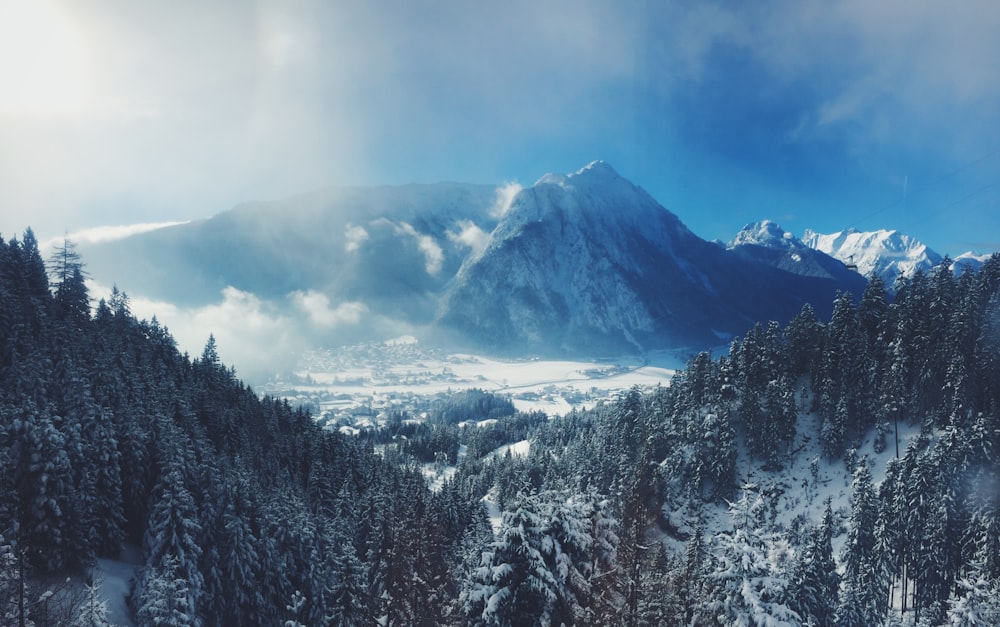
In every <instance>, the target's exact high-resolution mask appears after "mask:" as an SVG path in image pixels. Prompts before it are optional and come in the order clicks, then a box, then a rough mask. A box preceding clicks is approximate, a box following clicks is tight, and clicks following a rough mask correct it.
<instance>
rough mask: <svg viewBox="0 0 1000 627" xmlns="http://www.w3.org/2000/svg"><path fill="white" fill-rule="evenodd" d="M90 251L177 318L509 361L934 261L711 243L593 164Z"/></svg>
mask: <svg viewBox="0 0 1000 627" xmlns="http://www.w3.org/2000/svg"><path fill="white" fill-rule="evenodd" d="M80 250H81V252H82V253H83V254H84V258H85V261H86V262H87V264H88V268H89V270H90V272H91V273H92V275H93V276H94V277H95V278H97V279H98V280H99V281H100V282H102V283H105V284H110V283H112V282H114V283H117V284H118V285H119V286H120V287H121V288H122V289H125V290H126V291H128V292H130V293H139V294H142V295H143V296H147V297H150V298H155V299H159V300H163V301H167V302H171V303H174V304H178V305H180V306H185V305H188V306H191V305H199V304H207V303H211V302H214V301H216V300H217V299H218V298H219V293H220V291H221V290H222V289H223V288H225V287H227V286H232V287H235V288H237V289H239V290H242V291H244V292H250V293H253V294H255V295H256V296H258V297H260V298H263V299H267V300H268V301H269V302H272V303H274V304H275V306H278V307H286V308H288V309H291V308H292V305H291V303H292V302H294V301H295V299H296V298H298V299H299V301H301V300H302V298H301V297H302V295H303V294H309V295H321V296H322V297H323V298H324V299H325V301H324V302H328V303H329V304H330V306H331V307H334V308H335V307H337V306H340V305H344V304H350V305H351V306H353V307H355V308H356V310H357V311H362V312H364V314H365V315H364V316H362V317H361V320H360V321H359V322H357V323H356V324H354V325H353V326H351V327H350V328H342V327H338V329H337V330H336V333H339V334H340V335H336V334H334V335H330V334H331V333H334V332H333V331H329V332H328V334H327V335H326V336H318V337H317V338H316V341H317V343H323V342H333V341H342V340H350V341H352V342H353V341H357V340H358V339H364V338H366V337H370V338H372V339H377V338H378V337H379V336H380V335H382V336H384V334H386V333H396V334H398V333H399V332H400V330H406V331H407V332H415V333H416V334H424V335H426V336H428V337H432V338H434V339H436V340H439V341H450V342H458V343H461V344H464V345H469V346H470V347H476V348H480V349H486V350H490V351H494V352H501V353H513V354H526V353H534V354H540V353H560V354H565V353H588V354H591V355H595V354H615V353H622V352H636V351H639V352H641V351H645V350H650V349H656V348H677V347H692V348H706V347H711V346H717V345H719V344H723V343H725V342H726V341H727V340H728V338H730V337H732V336H734V335H736V334H740V333H742V332H744V331H746V329H747V328H749V326H751V325H752V324H753V323H755V322H757V321H763V320H770V319H774V320H779V321H785V320H788V319H789V318H791V317H792V316H794V315H795V314H796V313H798V311H799V310H800V309H801V307H802V305H803V304H804V303H806V302H809V303H812V304H813V305H814V307H815V308H816V309H817V312H818V313H819V314H820V315H825V314H826V313H827V312H826V309H827V308H828V307H829V306H830V305H829V304H830V303H831V302H832V301H833V296H834V294H835V293H836V292H838V291H849V292H851V293H854V294H860V292H861V291H862V290H863V289H864V286H865V283H866V281H865V279H864V276H863V275H867V274H869V273H870V272H873V271H875V272H878V273H880V274H884V275H885V276H889V275H893V274H895V273H899V272H909V271H911V270H912V269H914V268H916V267H925V266H926V267H930V266H931V265H934V264H936V263H939V262H940V257H939V256H938V255H937V254H936V253H933V251H930V250H929V249H928V248H927V247H926V246H924V245H922V244H919V243H918V242H914V241H913V240H910V239H909V238H906V237H905V236H902V235H899V234H898V233H896V232H894V231H879V232H876V233H868V234H865V233H858V232H855V231H845V232H842V233H837V234H832V235H820V234H816V233H812V232H807V233H806V236H805V237H804V238H803V239H801V240H800V239H798V238H795V237H794V236H792V235H791V234H790V233H787V232H785V231H784V230H783V229H781V228H780V227H779V226H778V225H777V224H775V223H773V222H770V221H766V220H765V221H763V222H759V223H754V224H751V225H748V226H747V227H745V228H744V229H743V230H742V231H741V232H740V233H739V234H737V235H736V237H735V238H734V239H733V240H732V241H731V242H730V243H729V244H728V245H720V244H718V243H712V242H708V241H705V240H703V239H701V238H699V237H698V236H696V235H695V234H694V233H692V232H691V231H690V230H689V229H688V228H687V227H686V226H685V225H684V224H683V223H682V222H681V221H680V219H679V218H678V217H677V216H675V215H674V214H672V213H671V212H669V211H668V210H667V209H665V208H664V207H662V206H661V205H660V204H659V203H657V202H656V201H655V200H653V198H652V197H650V196H649V194H647V193H646V192H645V191H643V190H642V189H641V188H639V187H637V186H635V185H634V184H632V183H631V182H629V181H627V180H625V179H624V178H622V177H621V176H619V175H618V173H617V172H615V170H614V169H613V168H612V167H611V166H610V165H608V164H607V163H604V162H600V161H596V162H594V163H591V164H589V165H588V166H586V167H584V168H582V169H580V170H579V171H577V172H575V173H573V174H569V175H553V174H549V175H546V176H543V177H542V178H541V179H539V180H538V182H536V183H535V184H534V185H532V186H530V187H527V188H524V189H519V188H516V187H510V188H506V189H500V190H498V189H497V188H495V187H493V186H487V185H467V184H459V183H441V184H435V185H407V186H399V187H371V188H341V189H328V190H322V191H318V192H314V193H311V194H306V195H302V196H297V197H293V198H290V199H287V200H282V201H276V202H258V203H247V204H244V205H240V206H237V207H236V208H234V209H232V210H230V211H226V212H224V213H221V214H219V215H217V216H215V217H213V218H210V219H207V220H201V221H196V222H190V223H185V224H178V225H174V226H170V227H168V228H163V229H159V230H155V231H150V232H145V233H140V234H136V235H133V236H130V237H127V238H124V239H121V240H117V241H113V242H105V243H101V244H92V245H87V246H81V247H80ZM975 261H976V260H975V258H972V257H969V258H968V259H966V260H963V263H966V264H974V263H975ZM849 266H850V267H849ZM855 269H856V270H857V271H854V270H855ZM889 283H890V284H891V281H890V282H889ZM296 295H297V296H296ZM344 334H348V335H349V337H343V335H344Z"/></svg>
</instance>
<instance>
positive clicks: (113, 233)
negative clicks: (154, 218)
mask: <svg viewBox="0 0 1000 627" xmlns="http://www.w3.org/2000/svg"><path fill="white" fill-rule="evenodd" d="M187 223H188V221H181V222H152V223H149V224H123V225H119V226H98V227H94V228H91V229H84V230H82V231H76V232H75V233H70V234H69V235H67V236H66V237H67V238H69V239H70V241H73V242H76V243H77V244H101V243H103V242H113V241H115V240H119V239H125V238H126V237H131V236H132V235H138V234H139V233H148V232H149V231H156V230H158V229H163V228H166V227H168V226H177V225H180V224H187ZM62 242H63V238H62V237H53V238H52V239H50V240H48V241H46V242H45V243H44V244H43V246H44V247H47V248H53V247H55V246H59V245H61V244H62Z"/></svg>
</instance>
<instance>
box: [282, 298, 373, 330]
mask: <svg viewBox="0 0 1000 627" xmlns="http://www.w3.org/2000/svg"><path fill="white" fill-rule="evenodd" d="M288 298H289V300H291V302H292V304H293V305H295V307H296V309H298V310H299V311H301V312H302V313H304V314H306V315H307V316H308V317H309V320H310V321H311V322H312V323H313V324H315V325H316V326H320V327H325V328H332V327H338V326H342V325H354V324H358V323H359V322H361V317H362V316H363V315H364V314H365V313H367V312H368V307H366V306H365V304H364V303H358V302H347V303H341V304H340V305H338V306H337V307H331V306H330V299H329V298H328V297H327V296H326V294H323V293H321V292H316V291H313V290H308V291H304V292H303V291H295V292H292V293H291V294H289V295H288Z"/></svg>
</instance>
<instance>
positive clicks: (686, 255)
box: [440, 161, 863, 352]
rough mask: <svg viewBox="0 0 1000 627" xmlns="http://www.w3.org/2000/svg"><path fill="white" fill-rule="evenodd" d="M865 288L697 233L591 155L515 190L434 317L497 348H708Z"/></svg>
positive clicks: (861, 282)
mask: <svg viewBox="0 0 1000 627" xmlns="http://www.w3.org/2000/svg"><path fill="white" fill-rule="evenodd" d="M862 285H863V281H857V280H856V279H851V278H849V279H847V282H844V281H842V280H839V279H838V278H836V277H833V276H831V275H829V274H827V275H824V276H817V275H809V274H799V273H793V272H789V271H787V270H785V269H781V268H778V267H777V266H775V265H773V264H770V263H765V262H762V261H759V260H756V259H753V258H751V257H748V256H746V255H743V254H739V253H736V252H733V251H730V250H727V249H725V248H723V247H720V246H718V245H717V244H714V243H710V242H707V241H705V240H702V239H701V238H699V237H697V236H696V235H694V234H693V233H692V232H691V231H690V230H689V229H688V228H687V227H686V226H684V224H683V223H682V222H681V221H680V220H679V219H678V218H677V216H675V215H674V214H672V213H670V212H669V211H667V210H666V209H664V208H663V207H662V206H661V205H660V204H659V203H657V202H656V201H655V200H653V198H652V197H650V196H649V195H648V194H647V193H646V192H645V191H644V190H642V189H641V188H639V187H637V186H635V185H633V184H632V183H630V182H629V181H627V180H625V179H624V178H622V177H621V176H619V175H618V173H617V172H615V170H614V169H613V168H612V167H611V166H610V165H608V164H607V163H604V162H601V161H596V162H593V163H591V164H590V165H588V166H586V167H584V168H582V169H580V170H579V171H577V172H575V173H573V174H569V175H565V176H564V175H552V174H550V175H546V176H544V177H542V178H541V179H539V180H538V182H537V183H535V185H533V186H531V187H529V188H526V189H524V190H522V191H521V192H520V193H519V194H518V195H517V196H515V197H514V199H513V201H512V204H511V206H510V209H509V210H508V211H507V213H506V214H505V215H504V217H503V218H502V219H501V221H500V223H499V224H498V225H497V227H496V229H495V230H494V231H493V232H492V234H491V235H490V239H489V242H488V243H487V245H486V247H485V248H484V250H483V252H482V253H481V254H479V255H476V256H471V257H470V258H468V259H467V260H466V262H465V263H464V264H463V266H462V268H461V269H460V270H459V273H458V276H457V277H456V280H455V283H454V286H453V287H452V289H451V290H450V291H449V292H448V294H447V296H446V298H445V302H444V306H443V308H442V315H441V318H440V320H441V322H442V324H443V325H445V326H447V327H449V328H451V329H455V330H458V331H460V332H461V333H462V334H463V335H464V336H466V337H468V338H472V339H474V340H476V341H477V343H480V344H485V345H486V346H488V347H490V348H494V349H505V348H510V347H519V348H522V347H530V348H534V349H539V348H544V347H554V348H557V349H563V350H574V349H575V350H589V351H592V352H593V351H602V350H604V351H615V350H619V351H620V350H622V349H628V348H632V349H635V348H653V347H659V346H675V347H676V346H684V345H691V346H701V347H705V346H711V345H712V344H713V343H714V344H717V343H719V342H722V341H724V340H725V338H727V337H728V336H730V335H731V334H734V333H739V332H742V331H743V330H745V329H746V328H747V327H748V326H749V325H750V324H752V323H753V322H756V321H758V320H767V319H787V318H789V317H791V316H792V315H794V314H795V313H797V312H798V311H799V309H800V308H801V306H802V304H803V303H804V302H806V301H809V302H814V303H826V302H829V301H831V300H832V299H831V298H830V296H832V294H833V293H834V292H835V291H836V290H837V289H841V290H843V289H849V290H851V291H858V290H860V289H861V288H862Z"/></svg>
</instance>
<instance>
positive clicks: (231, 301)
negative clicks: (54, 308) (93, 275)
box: [88, 283, 312, 381]
mask: <svg viewBox="0 0 1000 627" xmlns="http://www.w3.org/2000/svg"><path fill="white" fill-rule="evenodd" d="M88 287H89V289H90V293H91V294H92V295H93V296H94V299H95V300H98V299H100V298H106V297H107V294H109V293H110V290H109V289H107V288H106V287H104V286H101V285H98V284H95V283H91V284H89V286H88ZM220 296H221V301H219V302H217V303H212V304H209V305H205V306H202V307H178V306H177V305H174V304H171V303H168V302H164V301H156V300H152V299H147V298H142V297H138V298H130V307H131V310H132V314H133V315H134V316H135V317H136V318H137V319H139V320H151V319H153V318H154V317H155V318H156V319H157V320H158V321H159V322H160V324H161V325H163V326H165V327H167V329H168V330H169V331H170V334H171V335H172V336H173V337H174V339H175V340H176V341H177V345H178V347H179V348H180V349H181V350H182V351H185V352H187V353H188V354H190V355H191V356H193V357H197V356H200V355H201V351H202V349H204V347H205V342H206V341H208V336H209V334H212V335H214V336H215V340H216V343H217V345H218V352H219V358H220V359H221V361H222V362H223V363H225V364H227V365H234V366H235V367H236V369H237V372H238V373H239V375H240V376H241V377H243V378H247V379H250V380H253V381H261V380H263V379H265V378H266V377H267V376H269V375H271V374H274V373H277V372H281V371H284V370H286V369H288V368H291V367H292V366H293V365H294V364H295V357H296V355H297V354H298V353H299V352H300V351H301V350H302V349H303V348H305V347H306V346H310V345H312V341H311V340H310V339H309V338H308V337H307V336H306V335H305V334H303V333H300V332H299V331H298V328H299V327H300V323H299V322H298V321H297V320H295V318H293V317H291V316H289V315H287V314H285V313H283V312H281V311H280V310H279V309H278V308H277V307H275V306H274V305H273V304H272V303H269V302H267V301H264V300H262V299H260V298H258V297H257V296H255V295H254V294H251V293H249V292H243V291H241V290H238V289H236V288H234V287H226V288H225V289H223V290H222V292H221V293H220Z"/></svg>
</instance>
